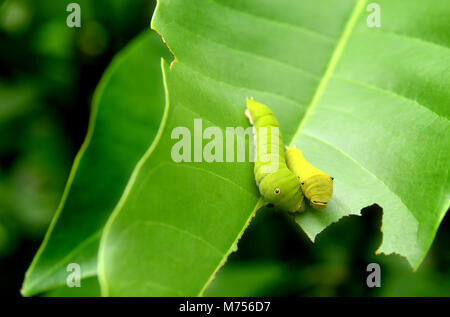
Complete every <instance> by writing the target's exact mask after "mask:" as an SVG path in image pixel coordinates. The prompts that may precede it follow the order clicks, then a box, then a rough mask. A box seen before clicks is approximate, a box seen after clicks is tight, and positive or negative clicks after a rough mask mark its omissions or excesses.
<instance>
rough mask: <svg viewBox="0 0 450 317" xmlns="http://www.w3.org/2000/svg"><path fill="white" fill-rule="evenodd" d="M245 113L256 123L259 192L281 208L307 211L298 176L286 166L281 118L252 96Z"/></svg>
mask: <svg viewBox="0 0 450 317" xmlns="http://www.w3.org/2000/svg"><path fill="white" fill-rule="evenodd" d="M245 115H246V116H247V117H248V119H249V121H250V124H252V125H253V134H254V144H255V147H256V150H255V153H256V160H255V167H254V173H255V180H256V184H257V185H258V187H259V192H260V193H261V195H262V196H263V197H264V198H265V199H266V200H267V201H268V202H269V203H272V204H273V205H274V206H275V207H277V208H279V209H281V210H285V211H288V212H301V211H304V210H305V199H304V196H303V193H302V190H301V187H300V182H299V178H298V176H296V175H294V173H292V172H291V171H290V170H289V169H288V167H287V165H286V160H285V150H284V145H283V140H282V137H281V133H280V129H279V127H280V125H279V123H278V120H277V119H276V118H275V116H274V114H273V112H272V111H271V110H270V109H269V108H268V107H266V106H265V105H263V104H262V103H259V102H257V101H255V100H253V99H247V110H246V111H245Z"/></svg>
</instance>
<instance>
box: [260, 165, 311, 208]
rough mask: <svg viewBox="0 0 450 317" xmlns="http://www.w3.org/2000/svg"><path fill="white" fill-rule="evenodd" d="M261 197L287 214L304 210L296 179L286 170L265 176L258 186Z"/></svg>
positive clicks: (301, 194) (281, 169)
mask: <svg viewBox="0 0 450 317" xmlns="http://www.w3.org/2000/svg"><path fill="white" fill-rule="evenodd" d="M259 191H260V192H261V195H262V196H263V197H264V198H265V199H266V200H267V201H268V202H270V203H272V204H273V205H274V206H275V207H277V208H279V209H281V210H285V211H288V212H301V211H303V210H304V209H305V206H304V199H303V193H302V191H301V188H300V186H299V184H298V178H297V177H296V176H295V175H294V174H292V172H291V171H289V170H288V169H287V168H280V169H278V171H276V172H275V173H271V174H268V175H266V176H265V177H264V178H263V179H262V181H261V183H260V184H259Z"/></svg>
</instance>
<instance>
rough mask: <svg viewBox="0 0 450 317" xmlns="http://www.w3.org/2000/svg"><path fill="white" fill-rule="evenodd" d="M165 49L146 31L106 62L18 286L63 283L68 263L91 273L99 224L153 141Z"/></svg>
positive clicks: (30, 288)
mask: <svg viewBox="0 0 450 317" xmlns="http://www.w3.org/2000/svg"><path fill="white" fill-rule="evenodd" d="M167 55H169V54H168V51H167V49H166V47H165V46H164V44H163V43H162V42H161V39H160V38H159V37H158V36H157V35H156V34H155V33H154V32H145V33H144V34H142V35H141V36H139V37H138V38H137V39H136V40H135V41H133V43H132V44H130V45H129V46H128V47H127V48H126V49H125V50H124V51H123V52H121V53H120V54H119V55H118V56H117V57H116V58H115V59H114V61H113V63H112V65H111V66H110V67H109V68H108V69H107V71H106V73H105V75H104V76H103V78H102V80H101V82H100V84H99V86H98V88H97V90H96V93H95V98H94V103H93V109H92V114H91V121H90V125H89V130H88V133H87V136H86V140H85V142H84V144H83V146H82V147H81V150H80V152H79V153H78V155H77V157H76V158H75V162H74V165H73V167H72V171H71V173H70V176H69V179H68V182H67V185H66V189H65V191H64V194H63V197H62V199H61V202H60V205H59V208H58V210H57V212H56V215H55V217H54V219H53V221H52V224H51V225H50V228H49V230H48V232H47V235H46V236H45V239H44V242H43V243H42V245H41V247H40V249H39V251H38V252H37V254H36V256H35V258H34V260H33V262H32V264H31V266H30V268H29V269H28V271H27V273H26V277H25V281H24V284H23V288H22V294H23V295H25V296H30V295H34V294H37V293H40V292H43V291H46V290H50V289H53V288H55V287H58V286H60V285H65V281H66V277H67V275H68V274H69V273H68V272H66V267H67V265H68V264H69V263H73V262H74V263H78V264H80V266H81V273H82V277H84V278H86V277H90V276H93V275H96V271H97V252H98V245H99V239H100V234H101V232H102V230H103V227H104V224H105V222H106V220H107V218H108V217H109V215H110V214H111V212H112V210H113V208H114V206H115V205H116V204H117V202H118V201H119V198H120V195H121V194H122V192H123V190H124V188H125V185H126V183H127V181H128V179H129V177H130V175H131V172H132V171H133V168H134V166H135V165H136V163H137V162H138V160H139V159H140V157H141V156H142V155H143V154H144V153H145V150H146V149H147V148H148V147H149V146H150V144H151V143H152V141H153V138H154V137H155V135H156V131H157V129H158V126H159V122H160V120H161V116H162V112H163V109H164V88H163V85H162V82H161V69H160V63H161V61H160V59H161V56H167Z"/></svg>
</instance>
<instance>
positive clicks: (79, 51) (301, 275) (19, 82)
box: [0, 0, 450, 296]
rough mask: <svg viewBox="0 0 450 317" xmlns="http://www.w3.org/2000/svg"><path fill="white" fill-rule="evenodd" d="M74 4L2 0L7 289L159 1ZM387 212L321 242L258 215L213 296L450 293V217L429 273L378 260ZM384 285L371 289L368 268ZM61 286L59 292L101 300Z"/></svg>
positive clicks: (3, 281)
mask: <svg viewBox="0 0 450 317" xmlns="http://www.w3.org/2000/svg"><path fill="white" fill-rule="evenodd" d="M70 2H71V1H54V0H5V1H0V46H1V47H2V49H1V50H0V133H1V137H0V270H1V272H2V274H1V275H0V294H2V295H13V296H19V288H20V285H21V283H22V280H23V274H24V272H25V270H26V268H27V267H28V265H29V264H30V262H31V259H32V257H33V255H34V254H35V252H36V250H37V248H38V246H39V243H40V242H41V239H42V237H43V235H44V232H45V229H46V227H47V226H48V224H49V222H50V220H51V217H52V215H53V213H54V211H55V210H56V207H57V204H58V201H59V199H60V197H61V194H62V191H63V188H64V183H65V181H66V178H67V176H68V173H69V168H70V165H71V163H72V159H73V157H74V156H75V153H76V151H77V150H78V148H79V147H80V145H81V143H82V141H83V138H84V136H85V133H86V128H87V122H88V117H89V105H90V102H91V96H92V92H93V91H94V88H95V86H96V85H97V83H98V81H99V78H100V76H101V75H102V73H103V71H104V69H105V68H106V66H107V65H108V63H109V62H110V60H111V58H112V56H113V55H114V54H115V53H116V52H118V51H119V50H120V49H121V48H122V47H124V46H125V45H126V44H127V43H128V42H129V41H130V40H131V39H132V38H133V37H134V36H135V35H136V34H137V33H139V31H141V30H142V29H144V28H146V27H148V25H149V23H150V18H151V15H152V11H153V7H154V2H153V1H151V0H134V1H125V0H83V1H76V2H78V3H79V4H80V6H81V8H82V27H81V28H80V29H70V28H68V27H67V26H66V17H67V15H68V13H67V12H66V5H67V4H68V3H70ZM381 215H382V211H381V210H380V208H379V207H377V206H372V207H370V208H367V210H366V211H365V212H364V214H363V216H362V217H356V216H350V217H346V218H345V219H343V220H341V221H340V222H339V223H337V224H334V225H332V226H331V227H330V228H329V229H327V230H326V231H325V232H323V233H321V234H320V235H319V236H318V238H317V241H316V243H315V244H312V243H311V242H310V241H309V240H308V238H307V237H306V235H305V234H303V233H302V232H299V231H298V227H297V225H296V224H295V223H294V222H293V221H292V219H290V218H289V216H287V215H285V214H282V213H275V212H273V210H271V209H264V210H261V211H260V212H258V214H257V216H256V218H255V219H254V220H253V221H252V223H251V225H250V227H249V228H248V230H247V231H246V232H245V234H244V236H243V238H242V239H241V241H240V242H239V249H238V251H237V252H236V253H233V254H232V255H231V256H230V258H229V259H228V262H227V264H226V265H225V267H224V268H223V269H222V270H221V271H220V272H219V273H218V275H217V277H216V279H215V281H214V282H213V284H212V285H211V287H210V288H209V289H208V291H207V292H206V295H211V296H216V295H217V296H221V295H224V296H228V295H232V296H271V295H276V296H450V278H449V276H450V265H449V264H450V250H449V248H448V245H449V243H450V219H449V216H447V217H446V218H444V220H443V222H442V224H441V226H440V229H439V231H438V234H437V236H436V239H435V241H434V243H433V245H432V248H431V250H430V252H429V253H428V255H427V258H426V259H425V261H424V263H423V265H422V266H421V267H420V269H419V270H418V272H415V273H414V272H411V269H410V267H409V266H408V264H407V262H406V260H405V259H403V258H401V257H398V256H395V255H392V256H384V255H375V254H374V250H375V249H376V247H377V246H378V245H379V244H380V241H381V239H382V234H381V232H380V224H381V223H380V222H381ZM371 262H377V263H379V264H380V265H381V270H382V275H381V283H382V286H381V288H374V289H370V288H368V287H367V286H366V277H367V274H368V273H367V272H366V267H367V264H368V263H371ZM86 283H87V285H88V286H89V285H91V286H92V287H86V289H88V290H89V292H88V293H79V292H77V290H75V291H73V290H72V291H71V292H69V293H68V292H67V289H57V290H54V291H52V292H50V293H49V294H46V295H49V296H66V295H75V296H78V295H97V294H98V285H97V281H96V278H95V277H92V278H89V279H88V280H87V282H86Z"/></svg>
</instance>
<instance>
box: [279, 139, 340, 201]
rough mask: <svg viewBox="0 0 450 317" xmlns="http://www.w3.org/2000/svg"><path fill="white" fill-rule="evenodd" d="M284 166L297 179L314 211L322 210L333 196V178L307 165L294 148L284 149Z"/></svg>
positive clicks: (299, 152) (301, 155)
mask: <svg viewBox="0 0 450 317" xmlns="http://www.w3.org/2000/svg"><path fill="white" fill-rule="evenodd" d="M286 164H287V166H288V168H289V169H290V170H291V171H292V172H293V173H294V174H295V175H297V176H298V177H299V180H298V181H299V182H300V186H301V189H302V191H303V194H304V195H305V197H306V198H307V199H309V201H310V203H311V206H312V207H313V208H314V209H323V208H325V207H326V206H327V204H328V202H329V201H330V198H331V195H332V194H333V178H332V177H330V176H329V175H327V174H326V173H324V172H322V171H321V170H320V169H318V168H317V167H315V166H313V165H312V164H311V163H309V162H308V161H307V160H306V159H305V157H304V156H303V153H302V152H301V151H300V150H299V149H297V148H295V147H291V148H286Z"/></svg>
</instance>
